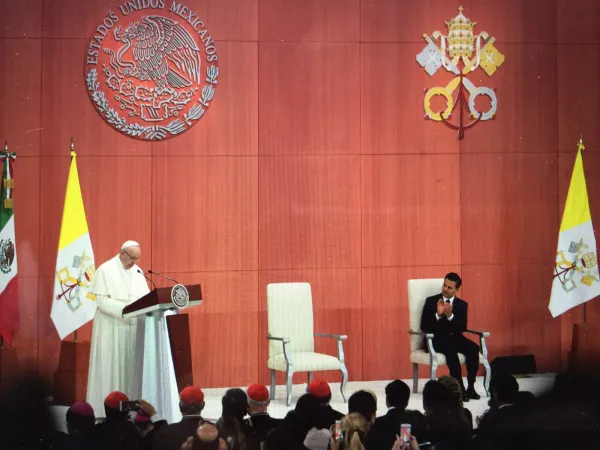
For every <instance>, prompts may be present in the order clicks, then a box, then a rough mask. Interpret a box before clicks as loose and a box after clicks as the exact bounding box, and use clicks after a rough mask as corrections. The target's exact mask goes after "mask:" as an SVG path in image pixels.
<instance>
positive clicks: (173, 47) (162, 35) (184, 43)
mask: <svg viewBox="0 0 600 450" xmlns="http://www.w3.org/2000/svg"><path fill="white" fill-rule="evenodd" d="M119 31H120V30H119ZM115 38H116V39H117V40H120V41H121V42H124V43H125V44H126V46H125V47H124V48H122V49H120V50H119V52H118V56H117V59H118V60H120V61H119V63H121V64H122V65H123V66H128V67H127V68H126V69H125V72H124V73H125V74H126V75H130V76H134V77H136V78H138V79H140V80H142V81H154V82H155V83H156V85H157V86H158V87H161V88H165V87H167V86H171V87H173V88H186V87H190V86H191V85H192V84H194V83H196V84H199V83H200V65H201V61H200V49H199V48H198V46H197V45H196V42H194V39H192V37H191V36H190V34H189V33H188V32H187V31H186V29H185V28H183V27H182V26H181V25H179V23H177V22H175V21H174V20H171V19H168V18H166V17H161V16H146V17H143V18H142V19H141V21H140V22H134V23H132V24H131V25H129V26H128V27H127V29H126V30H125V33H123V34H122V35H121V36H118V31H117V30H115ZM132 43H133V58H134V60H135V62H136V64H133V63H131V62H126V61H123V60H122V59H121V57H122V55H123V54H124V53H125V52H126V51H127V50H128V49H129V48H130V47H131V45H132ZM169 63H171V64H169Z"/></svg>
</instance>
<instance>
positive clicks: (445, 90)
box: [417, 6, 505, 139]
mask: <svg viewBox="0 0 600 450" xmlns="http://www.w3.org/2000/svg"><path fill="white" fill-rule="evenodd" d="M476 25H477V22H473V21H471V20H470V19H469V18H467V17H466V16H465V15H464V14H463V7H462V6H460V7H459V8H458V15H457V16H456V17H454V18H453V19H450V21H448V22H446V28H447V29H448V35H447V36H446V35H444V34H443V33H441V32H439V31H434V32H433V34H432V35H431V37H430V36H428V35H427V34H423V38H424V39H425V42H427V46H426V47H425V48H424V49H423V51H421V53H419V54H418V55H417V63H419V65H420V66H421V67H423V69H425V72H427V74H428V75H429V76H431V77H433V76H434V75H435V73H436V72H437V71H438V69H440V68H444V69H445V70H446V71H448V72H450V73H452V74H454V75H455V78H454V79H452V81H450V83H448V84H447V85H446V86H437V87H434V88H431V89H427V90H426V91H425V99H424V107H425V119H430V120H434V121H436V122H442V123H444V125H446V126H448V127H449V128H451V129H453V130H456V131H457V137H458V139H462V138H463V137H464V133H465V130H466V129H468V128H471V127H472V126H474V125H475V124H477V123H478V122H479V121H485V120H490V119H493V118H494V117H495V114H496V110H497V108H498V99H497V97H496V92H495V91H494V90H493V89H491V88H488V87H485V86H475V84H474V83H473V82H472V81H471V80H469V78H467V76H468V75H470V74H471V73H473V72H474V71H475V70H476V69H477V68H478V67H481V69H482V70H483V71H484V72H485V73H486V74H487V75H488V76H490V77H491V76H492V75H494V73H495V72H496V70H498V68H499V67H500V66H501V65H502V63H504V59H505V58H504V55H503V54H502V53H500V52H499V51H498V49H497V48H496V47H495V46H494V42H495V41H496V39H495V38H493V37H491V36H489V35H488V33H486V32H485V31H482V32H481V33H479V34H475V32H474V30H475V26H476ZM438 42H439V44H438ZM436 96H440V97H442V98H443V99H444V102H445V108H443V110H441V111H436V110H434V109H433V108H432V105H431V103H432V99H433V97H436ZM479 96H483V97H487V98H488V100H489V108H488V110H487V111H478V110H477V108H476V106H475V101H476V99H477V97H479ZM466 116H468V117H467V120H465V117H466ZM454 118H455V120H453V119H454ZM469 120H470V122H469Z"/></svg>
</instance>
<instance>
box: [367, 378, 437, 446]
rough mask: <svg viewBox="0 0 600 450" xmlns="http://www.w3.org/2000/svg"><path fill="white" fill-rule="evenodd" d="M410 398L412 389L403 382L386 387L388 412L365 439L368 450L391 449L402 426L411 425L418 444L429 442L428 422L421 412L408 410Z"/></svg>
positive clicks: (379, 418) (374, 425)
mask: <svg viewBox="0 0 600 450" xmlns="http://www.w3.org/2000/svg"><path fill="white" fill-rule="evenodd" d="M409 398H410V388H409V387H408V385H407V384H406V383H405V382H404V381H401V380H394V381H392V382H391V383H390V384H388V385H387V386H386V387H385V403H386V405H387V407H388V408H389V409H388V412H387V414H386V415H385V416H381V417H378V418H377V419H376V420H375V423H374V424H373V426H372V427H371V430H370V431H369V433H368V434H367V437H366V439H365V449H366V450H379V449H390V448H392V447H393V445H394V442H396V438H397V435H399V434H400V426H401V425H402V424H404V423H407V424H410V425H411V431H410V433H411V434H412V435H413V436H415V438H416V439H417V442H420V443H424V442H426V441H427V439H428V436H427V420H426V419H425V416H424V415H423V414H422V413H421V412H420V411H412V410H410V409H406V407H407V406H408V400H409Z"/></svg>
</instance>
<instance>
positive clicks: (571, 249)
mask: <svg viewBox="0 0 600 450" xmlns="http://www.w3.org/2000/svg"><path fill="white" fill-rule="evenodd" d="M584 149H585V147H584V146H583V142H582V141H581V140H580V141H579V148H578V149H577V158H576V159H575V166H574V167H573V174H572V175H571V184H570V185H569V192H568V194H567V202H566V204H565V210H564V212H563V217H562V222H561V224H560V232H559V234H558V248H557V250H556V265H555V268H554V280H553V281H552V293H551V294H550V304H549V305H548V308H549V309H550V313H552V317H556V316H558V315H560V314H562V313H564V312H565V311H567V310H569V309H571V308H573V307H574V306H577V305H581V304H582V303H585V302H587V301H588V300H591V299H593V298H594V297H596V296H598V295H600V279H599V276H598V257H597V256H596V238H595V237H594V227H593V226H592V216H591V215H590V204H589V201H588V195H587V187H586V184H585V174H584V171H583V159H582V157H581V152H582V151H583V150H584Z"/></svg>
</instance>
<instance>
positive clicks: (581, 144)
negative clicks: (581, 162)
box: [577, 134, 585, 151]
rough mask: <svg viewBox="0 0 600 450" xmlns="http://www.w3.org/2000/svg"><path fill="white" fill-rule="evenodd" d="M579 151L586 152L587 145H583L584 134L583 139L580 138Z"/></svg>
mask: <svg viewBox="0 0 600 450" xmlns="http://www.w3.org/2000/svg"><path fill="white" fill-rule="evenodd" d="M577 150H579V151H584V150H585V145H583V134H582V135H581V137H580V138H579V142H578V143H577Z"/></svg>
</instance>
